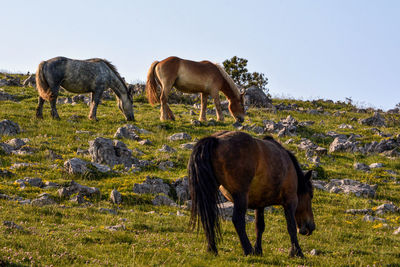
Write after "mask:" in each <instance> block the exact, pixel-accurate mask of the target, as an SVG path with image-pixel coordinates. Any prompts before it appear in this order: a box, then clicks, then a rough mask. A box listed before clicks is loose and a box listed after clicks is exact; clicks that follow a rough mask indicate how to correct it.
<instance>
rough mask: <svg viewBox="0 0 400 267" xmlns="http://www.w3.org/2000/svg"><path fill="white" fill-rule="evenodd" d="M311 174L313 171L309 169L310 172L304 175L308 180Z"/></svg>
mask: <svg viewBox="0 0 400 267" xmlns="http://www.w3.org/2000/svg"><path fill="white" fill-rule="evenodd" d="M311 175H312V171H308V172H307V173H306V174H305V175H304V177H305V178H306V181H309V180H311Z"/></svg>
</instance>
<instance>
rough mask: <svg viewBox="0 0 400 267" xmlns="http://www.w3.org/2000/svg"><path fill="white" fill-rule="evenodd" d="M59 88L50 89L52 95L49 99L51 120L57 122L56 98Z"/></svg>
mask: <svg viewBox="0 0 400 267" xmlns="http://www.w3.org/2000/svg"><path fill="white" fill-rule="evenodd" d="M59 89H60V88H59V87H58V86H57V87H52V88H51V91H52V93H53V97H52V98H51V99H50V106H51V116H52V117H53V119H56V120H59V119H60V116H59V115H58V112H57V107H56V104H57V97H58V91H59Z"/></svg>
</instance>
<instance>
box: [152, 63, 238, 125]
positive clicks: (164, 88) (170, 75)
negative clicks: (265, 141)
mask: <svg viewBox="0 0 400 267" xmlns="http://www.w3.org/2000/svg"><path fill="white" fill-rule="evenodd" d="M159 86H160V87H161V93H160V94H159V93H158V90H157V89H158V87H159ZM172 87H175V88H176V89H177V90H179V91H181V92H184V93H201V111H200V119H199V120H200V121H205V120H206V109H207V98H208V96H209V95H211V97H212V98H213V99H214V104H215V109H216V110H217V119H218V120H219V121H223V120H224V115H223V114H222V109H221V103H220V99H219V91H220V90H221V91H222V93H224V94H225V96H226V97H227V98H228V101H229V107H228V108H229V111H230V113H231V115H232V116H233V117H235V118H236V120H237V121H239V122H243V120H244V115H245V111H244V105H243V94H241V93H240V92H239V89H238V88H237V86H236V85H235V83H234V82H233V80H232V78H231V77H229V75H228V74H227V73H226V72H225V70H224V69H223V68H222V67H221V66H219V65H217V64H214V63H211V62H210V61H200V62H195V61H190V60H185V59H180V58H178V57H169V58H166V59H164V60H163V61H160V62H159V61H154V62H153V63H152V64H151V66H150V69H149V72H148V74H147V83H146V94H147V99H148V100H149V103H150V104H152V105H153V104H155V103H160V102H161V117H160V120H162V121H163V120H175V117H174V114H173V113H172V111H171V109H170V108H169V106H168V103H167V101H168V94H169V92H170V91H171V89H172Z"/></svg>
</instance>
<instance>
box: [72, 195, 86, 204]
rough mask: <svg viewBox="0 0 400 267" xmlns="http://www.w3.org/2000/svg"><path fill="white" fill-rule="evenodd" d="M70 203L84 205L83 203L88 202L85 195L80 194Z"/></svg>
mask: <svg viewBox="0 0 400 267" xmlns="http://www.w3.org/2000/svg"><path fill="white" fill-rule="evenodd" d="M69 201H71V202H75V203H78V204H83V203H86V202H87V201H86V200H85V198H84V195H83V194H81V193H78V194H77V195H75V196H73V197H72V198H71V199H70V200H69Z"/></svg>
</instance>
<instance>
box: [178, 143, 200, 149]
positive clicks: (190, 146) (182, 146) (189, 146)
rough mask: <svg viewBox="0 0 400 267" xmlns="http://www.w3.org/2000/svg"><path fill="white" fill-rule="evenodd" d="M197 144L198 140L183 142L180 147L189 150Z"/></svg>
mask: <svg viewBox="0 0 400 267" xmlns="http://www.w3.org/2000/svg"><path fill="white" fill-rule="evenodd" d="M195 144H196V142H190V143H186V144H181V145H180V148H182V149H187V150H192V149H193V147H194V145H195Z"/></svg>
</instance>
